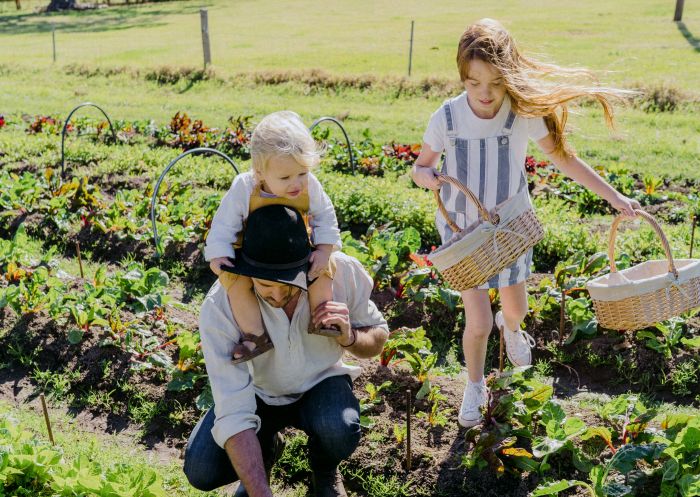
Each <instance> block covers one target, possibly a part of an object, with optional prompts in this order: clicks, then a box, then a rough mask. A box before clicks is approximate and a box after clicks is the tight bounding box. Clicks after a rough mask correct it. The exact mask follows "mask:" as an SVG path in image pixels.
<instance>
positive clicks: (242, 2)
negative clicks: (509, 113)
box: [0, 0, 700, 91]
mask: <svg viewBox="0 0 700 497" xmlns="http://www.w3.org/2000/svg"><path fill="white" fill-rule="evenodd" d="M23 4H25V5H26V6H27V7H26V8H25V9H24V10H22V11H16V10H14V3H9V2H3V3H0V9H2V10H0V46H1V47H2V53H1V54H0V63H5V64H9V65H11V66H12V67H15V66H31V67H35V68H38V67H50V65H51V63H52V55H51V28H52V26H55V28H56V31H57V34H56V38H57V46H58V48H57V51H58V62H59V63H60V64H64V63H87V64H98V65H103V66H115V65H128V66H134V67H150V66H154V65H162V64H169V65H175V66H182V65H189V66H193V65H194V66H199V65H200V64H201V63H202V45H201V35H200V28H199V8H200V7H202V6H206V7H207V8H208V10H209V30H210V37H211V45H212V60H213V63H214V65H215V67H216V68H217V69H220V70H221V71H223V72H224V73H226V74H232V73H237V72H247V71H253V70H262V69H265V70H279V69H308V68H321V69H324V70H327V71H329V72H332V73H343V74H365V73H367V74H376V75H395V76H404V75H406V72H407V67H408V40H409V33H410V24H411V20H415V22H416V27H415V42H414V57H413V76H414V77H426V76H440V77H449V78H452V77H456V73H455V65H454V55H455V47H456V43H457V40H458V38H459V36H460V34H461V33H462V31H463V30H464V28H465V26H466V25H467V24H469V23H470V22H473V21H475V20H477V19H479V18H482V17H493V18H496V19H499V20H501V21H502V22H503V23H504V24H505V26H506V27H507V28H508V29H509V30H511V32H512V33H513V35H514V36H515V38H516V40H518V41H519V42H520V43H521V45H522V46H523V47H524V48H526V49H527V50H529V51H533V52H542V53H544V54H547V56H548V57H549V58H550V59H551V60H553V61H555V62H558V63H561V64H564V65H583V66H587V67H590V68H591V69H593V70H595V71H609V73H608V74H605V75H604V77H603V79H604V80H605V81H611V82H614V83H616V84H626V85H633V84H639V83H640V82H641V83H644V84H660V83H665V84H672V85H674V86H677V87H679V88H681V89H684V90H690V91H695V90H696V89H697V82H698V81H700V64H698V57H700V4H698V3H697V2H686V5H685V11H684V23H683V24H677V23H675V22H673V21H672V18H673V9H674V6H675V2H673V1H671V0H653V1H646V2H642V3H640V2H636V1H634V0H619V1H615V2H610V1H606V0H588V1H585V2H580V1H575V0H562V1H555V0H537V1H534V2H525V1H522V0H508V1H503V2H495V3H494V2H487V1H483V0H481V1H477V2H466V3H465V2H461V1H458V0H446V1H440V2H434V3H432V4H431V5H430V8H429V9H428V8H427V7H426V5H425V4H424V2H418V1H416V0H410V1H405V2H390V1H379V2H378V1H370V0H361V1H357V2H345V1H343V0H329V1H327V2H324V3H323V5H322V6H321V4H319V3H318V2H313V1H310V0H295V1H290V2H283V1H280V0H260V1H258V0H256V1H252V0H239V1H236V2H231V1H226V0H216V1H212V0H209V1H203V2H191V1H182V2H167V3H154V4H148V5H143V6H137V7H114V8H109V9H98V10H93V11H84V12H76V13H70V14H52V15H40V14H34V13H32V8H35V7H37V6H43V5H47V4H48V0H42V1H25V2H23Z"/></svg>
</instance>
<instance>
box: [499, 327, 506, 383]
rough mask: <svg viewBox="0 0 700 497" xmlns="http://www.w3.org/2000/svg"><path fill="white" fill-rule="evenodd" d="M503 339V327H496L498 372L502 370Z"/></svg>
mask: <svg viewBox="0 0 700 497" xmlns="http://www.w3.org/2000/svg"><path fill="white" fill-rule="evenodd" d="M505 345H506V344H505V339H504V337H503V328H500V327H499V328H498V373H499V374H500V373H502V372H503V353H504V352H505Z"/></svg>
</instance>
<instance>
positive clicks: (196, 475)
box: [182, 453, 221, 492]
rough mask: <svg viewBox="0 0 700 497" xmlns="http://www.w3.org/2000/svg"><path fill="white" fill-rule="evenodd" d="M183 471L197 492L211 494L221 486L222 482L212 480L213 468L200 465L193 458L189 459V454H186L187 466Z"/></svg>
mask: <svg viewBox="0 0 700 497" xmlns="http://www.w3.org/2000/svg"><path fill="white" fill-rule="evenodd" d="M182 471H183V472H184V473H185V476H186V477H187V481H188V482H190V485H192V486H193V487H194V488H196V489H197V490H202V491H203V492H209V491H211V490H214V489H216V488H219V487H220V486H221V483H220V482H218V481H215V480H214V479H213V478H212V476H213V474H212V471H211V468H209V467H207V466H206V465H203V464H200V463H199V462H198V461H197V460H195V458H193V457H187V453H185V464H184V466H183V468H182Z"/></svg>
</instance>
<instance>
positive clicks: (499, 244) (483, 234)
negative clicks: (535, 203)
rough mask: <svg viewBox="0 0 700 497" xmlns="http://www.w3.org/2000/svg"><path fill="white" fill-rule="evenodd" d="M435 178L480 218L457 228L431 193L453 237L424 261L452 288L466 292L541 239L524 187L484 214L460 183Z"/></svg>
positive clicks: (441, 177) (437, 196)
mask: <svg viewBox="0 0 700 497" xmlns="http://www.w3.org/2000/svg"><path fill="white" fill-rule="evenodd" d="M437 179H438V181H440V182H441V183H449V184H451V185H453V186H454V187H456V188H457V189H459V190H460V191H461V192H462V193H464V194H465V196H466V197H468V198H469V199H470V200H471V201H472V202H473V203H474V204H475V205H476V206H477V208H478V210H479V218H480V219H479V220H478V221H476V222H474V223H472V224H471V225H470V226H467V227H465V228H464V229H461V228H460V227H459V226H458V225H457V224H456V223H455V222H454V221H453V220H452V219H450V217H449V216H448V214H447V210H446V209H445V205H444V204H443V203H442V200H441V199H440V195H439V193H438V192H437V191H435V198H436V199H437V203H438V208H439V209H440V212H441V213H442V215H443V217H444V218H445V220H446V221H447V224H448V225H449V226H450V228H451V229H452V231H454V235H453V236H452V238H451V239H450V240H449V241H448V242H446V243H445V244H443V245H442V246H440V248H438V249H437V250H435V251H434V252H432V253H431V254H430V255H428V260H429V261H430V262H432V263H433V265H434V266H435V267H436V268H437V269H438V271H440V274H442V276H443V277H444V278H445V280H447V282H448V283H449V284H450V286H451V287H452V288H453V289H455V290H467V289H469V288H474V287H477V286H479V285H482V284H483V283H486V282H487V281H488V280H489V278H491V277H492V276H494V275H496V274H498V273H500V272H501V271H502V270H503V269H505V268H507V267H508V266H510V265H511V264H513V263H514V262H515V261H516V260H517V259H518V257H520V256H521V255H522V254H524V253H525V252H527V250H529V249H530V248H531V247H532V246H534V245H535V244H536V243H537V242H539V241H540V240H541V239H542V237H543V236H544V231H543V229H542V225H541V224H540V222H539V221H538V220H537V217H536V216H535V213H534V211H533V210H532V204H531V203H530V197H529V195H528V190H527V188H523V189H522V190H521V191H520V193H518V194H516V195H514V196H513V197H511V198H509V199H507V200H505V201H504V202H502V203H500V204H498V205H497V206H496V207H494V208H493V209H491V211H488V210H486V208H485V207H484V205H483V204H482V203H481V202H480V201H479V198H478V197H476V196H475V195H474V194H473V193H472V192H471V190H469V188H467V187H466V186H464V185H463V184H462V183H461V182H460V181H458V180H456V179H455V178H452V177H451V176H447V175H445V174H439V175H438V176H437Z"/></svg>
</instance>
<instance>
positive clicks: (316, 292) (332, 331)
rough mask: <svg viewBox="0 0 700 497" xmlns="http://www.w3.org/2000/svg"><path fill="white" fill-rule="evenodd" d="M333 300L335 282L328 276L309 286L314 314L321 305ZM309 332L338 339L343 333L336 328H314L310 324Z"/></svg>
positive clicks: (331, 326)
mask: <svg viewBox="0 0 700 497" xmlns="http://www.w3.org/2000/svg"><path fill="white" fill-rule="evenodd" d="M330 300H333V280H332V279H331V278H330V277H328V275H326V274H322V275H321V276H319V277H318V278H316V280H315V281H314V282H313V283H312V284H311V285H309V309H311V312H312V313H313V311H314V310H316V309H317V308H318V306H320V305H321V304H323V303H325V302H328V301H330ZM309 332H310V333H315V334H318V335H323V336H331V337H336V336H340V334H341V332H340V329H338V328H337V327H336V326H333V325H329V326H323V325H321V326H314V325H313V323H310V324H309Z"/></svg>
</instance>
